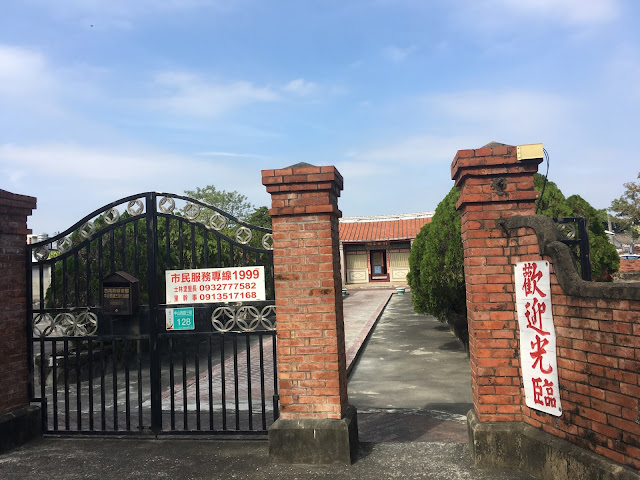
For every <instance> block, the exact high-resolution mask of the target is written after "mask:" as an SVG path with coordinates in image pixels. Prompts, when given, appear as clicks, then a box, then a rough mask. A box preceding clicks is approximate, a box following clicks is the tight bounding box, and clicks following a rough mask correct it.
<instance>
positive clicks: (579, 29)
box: [0, 0, 640, 233]
mask: <svg viewBox="0 0 640 480" xmlns="http://www.w3.org/2000/svg"><path fill="white" fill-rule="evenodd" d="M638 19H640V2H636V1H633V0H627V1H625V0H536V1H534V0H483V1H479V0H432V1H429V0H422V1H418V0H342V1H334V0H322V1H320V0H317V1H305V0H290V1H270V0H261V1H258V0H108V1H107V0H56V1H51V0H2V16H0V179H1V181H0V188H2V189H6V190H9V191H11V192H15V193H21V194H27V195H33V196H36V197H38V209H37V210H36V211H35V212H34V215H33V217H32V218H31V219H30V221H29V226H30V228H32V229H33V230H34V232H36V233H38V232H48V233H53V232H54V231H60V230H64V229H66V228H67V227H68V226H70V225H71V224H72V223H75V221H77V220H79V219H80V218H81V217H82V216H84V215H86V214H88V213H89V212H91V211H93V210H94V209H96V208H98V207H100V206H102V205H103V204H106V203H109V202H111V201H114V200H117V199H119V198H121V197H124V196H126V195H129V194H133V193H138V192H142V191H148V190H156V191H168V192H173V193H182V192H183V191H184V190H185V189H195V188H196V187H204V186H206V185H209V184H212V185H215V186H216V187H217V188H219V189H225V190H237V191H239V192H240V193H243V194H245V195H247V196H248V197H249V199H250V200H251V201H252V202H253V203H254V204H256V205H267V204H268V203H269V197H268V195H267V194H266V192H265V189H264V187H263V186H262V185H261V181H260V180H261V177H260V170H262V169H268V168H280V167H285V166H289V165H292V164H295V163H298V162H307V163H311V164H314V165H335V166H337V168H338V169H339V170H340V172H341V173H342V174H343V176H344V177H345V189H344V191H343V193H342V196H341V198H340V208H341V209H342V211H343V214H344V215H345V216H355V215H376V214H392V213H403V212H415V211H425V210H433V209H435V207H436V205H437V204H438V202H439V201H440V200H441V199H442V198H443V197H444V196H445V195H446V193H447V192H448V191H449V189H450V188H451V186H452V182H451V180H450V174H449V167H450V164H451V161H452V159H453V157H454V156H455V153H456V151H457V150H458V149H462V148H476V147H480V146H482V145H484V144H486V143H488V142H490V141H499V142H503V143H508V144H512V145H517V144H523V143H536V142H542V143H544V146H545V148H546V149H547V150H548V152H549V154H550V159H551V166H550V172H549V177H550V179H551V180H553V181H555V182H556V183H557V184H558V186H559V187H560V188H561V189H562V190H563V192H564V193H565V194H566V195H570V194H574V193H576V194H579V195H581V196H583V197H584V198H585V199H587V200H588V201H589V202H591V204H592V205H593V206H595V207H597V208H605V207H608V206H609V205H610V203H611V200H612V199H614V198H616V197H618V196H620V195H621V194H622V192H623V186H622V184H623V183H624V182H629V181H634V180H635V179H636V175H637V173H638V171H640V154H639V152H640V149H639V148H638V145H637V143H638V137H639V134H640V118H639V114H638V112H640V29H638V28H637V20H638ZM541 170H542V169H541Z"/></svg>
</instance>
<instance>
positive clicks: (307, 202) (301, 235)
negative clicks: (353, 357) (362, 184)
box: [262, 164, 357, 463]
mask: <svg viewBox="0 0 640 480" xmlns="http://www.w3.org/2000/svg"><path fill="white" fill-rule="evenodd" d="M262 183H263V184H264V185H265V186H266V187H267V192H269V193H270V194H271V203H272V208H271V210H270V211H269V213H270V214H271V216H272V218H273V263H274V274H275V297H276V318H277V341H278V379H279V396H280V412H281V413H280V418H279V419H278V421H277V422H276V423H275V424H274V425H273V427H272V428H271V429H270V431H269V450H270V455H271V458H272V459H273V460H275V461H280V462H286V463H332V462H334V461H345V462H348V461H349V452H350V450H351V451H352V450H353V448H354V447H355V445H356V444H357V426H356V421H355V409H353V408H352V407H348V399H347V373H346V356H345V345H344V319H343V313H342V280H341V276H340V254H339V237H338V233H339V232H338V219H339V218H340V216H341V215H342V213H341V212H340V210H339V209H338V196H339V195H340V191H341V190H342V185H343V180H342V176H341V175H340V172H338V170H337V169H336V168H335V167H332V166H329V167H315V166H312V165H307V164H298V165H294V166H292V167H289V168H283V169H279V170H263V171H262Z"/></svg>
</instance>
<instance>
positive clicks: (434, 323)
mask: <svg viewBox="0 0 640 480" xmlns="http://www.w3.org/2000/svg"><path fill="white" fill-rule="evenodd" d="M348 388H349V403H351V404H352V405H354V406H355V407H356V408H357V409H358V424H359V426H360V438H361V439H362V440H364V441H372V442H383V441H395V442H412V441H414V442H415V441H421V442H455V443H465V442H466V441H467V427H466V413H467V412H468V411H469V410H470V409H471V408H472V406H473V404H472V399H471V370H470V367H469V361H468V359H467V354H466V353H465V351H464V348H463V347H462V344H461V343H460V342H459V341H458V340H457V339H456V338H455V337H454V336H453V335H452V334H451V333H450V332H449V327H448V326H447V325H446V324H443V323H440V322H439V321H438V320H436V319H435V318H434V317H432V316H426V315H418V314H416V313H414V312H413V306H412V304H411V294H409V293H407V294H405V295H393V296H392V297H391V300H390V301H389V303H388V304H387V306H386V308H385V310H384V313H383V314H382V317H381V318H380V320H379V321H378V324H377V325H376V327H375V329H374V331H373V333H372V335H371V336H370V338H369V340H368V342H367V343H366V345H365V346H364V349H363V350H362V351H361V354H360V356H359V359H358V360H357V361H356V363H355V365H354V367H353V370H352V371H351V376H350V378H349V387H348Z"/></svg>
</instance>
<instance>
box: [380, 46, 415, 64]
mask: <svg viewBox="0 0 640 480" xmlns="http://www.w3.org/2000/svg"><path fill="white" fill-rule="evenodd" d="M415 50H416V47H415V46H413V45H412V46H410V47H407V48H401V47H396V46H393V45H391V46H388V47H385V48H384V49H382V55H383V56H384V57H385V58H386V59H387V60H390V61H392V62H396V63H399V62H402V61H404V60H405V59H406V58H407V57H408V56H409V55H411V54H412V53H413V52H414V51H415Z"/></svg>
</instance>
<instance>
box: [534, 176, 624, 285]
mask: <svg viewBox="0 0 640 480" xmlns="http://www.w3.org/2000/svg"><path fill="white" fill-rule="evenodd" d="M533 184H534V188H535V189H536V190H537V191H538V192H540V195H541V196H540V199H539V200H538V207H537V210H538V213H539V214H540V215H544V216H546V217H550V218H561V217H585V218H586V219H587V224H588V229H589V247H590V250H591V270H592V274H593V276H592V278H593V279H594V280H595V281H601V282H609V281H611V280H612V279H613V274H614V273H615V272H617V271H618V269H619V268H620V259H619V256H618V254H617V252H616V249H615V247H614V246H613V245H612V244H611V242H609V239H608V237H607V234H606V233H605V230H604V225H605V223H606V221H607V212H606V211H605V210H596V209H595V208H593V207H592V206H591V205H590V204H589V202H587V201H586V200H585V199H584V198H582V197H581V196H580V195H571V196H570V197H569V198H565V196H564V194H563V193H562V191H560V189H559V188H558V186H557V185H556V184H555V183H553V182H551V181H547V182H546V185H545V177H544V176H542V175H540V174H539V173H536V174H535V176H534V178H533ZM543 189H544V193H543V192H542V190H543ZM574 254H576V252H574Z"/></svg>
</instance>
